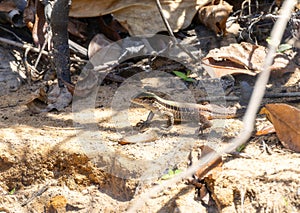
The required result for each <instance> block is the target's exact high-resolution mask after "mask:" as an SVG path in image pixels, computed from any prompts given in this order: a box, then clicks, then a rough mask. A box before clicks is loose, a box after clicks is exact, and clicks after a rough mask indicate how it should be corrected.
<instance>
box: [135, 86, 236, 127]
mask: <svg viewBox="0 0 300 213" xmlns="http://www.w3.org/2000/svg"><path fill="white" fill-rule="evenodd" d="M131 102H132V103H135V104H137V105H140V106H143V107H145V108H146V109H148V110H150V111H151V112H150V113H149V115H148V118H147V120H146V121H145V122H143V123H141V122H140V123H138V124H142V125H146V124H149V122H150V121H151V120H152V118H153V116H154V114H158V115H160V116H164V117H168V129H171V128H172V126H173V124H174V121H191V120H194V121H199V124H200V125H201V129H206V128H209V127H211V126H212V124H211V122H210V121H209V120H211V119H223V118H234V117H238V116H239V115H238V114H237V110H236V109H233V108H231V109H229V108H226V107H221V106H218V105H213V104H207V105H202V104H193V103H181V102H176V101H170V100H165V99H163V98H161V97H159V96H157V95H155V94H154V93H150V92H143V93H140V94H139V95H137V96H136V97H134V98H133V99H132V100H131Z"/></svg>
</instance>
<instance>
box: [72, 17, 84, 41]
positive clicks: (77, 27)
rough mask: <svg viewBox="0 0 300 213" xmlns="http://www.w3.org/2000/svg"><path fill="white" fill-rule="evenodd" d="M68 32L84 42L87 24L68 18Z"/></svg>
mask: <svg viewBox="0 0 300 213" xmlns="http://www.w3.org/2000/svg"><path fill="white" fill-rule="evenodd" d="M68 32H69V33H70V34H72V35H73V36H76V37H79V38H81V39H82V40H86V39H87V37H86V36H85V34H86V32H87V24H86V23H84V22H82V21H80V20H78V19H74V18H69V22H68Z"/></svg>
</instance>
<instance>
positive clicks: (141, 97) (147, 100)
mask: <svg viewBox="0 0 300 213" xmlns="http://www.w3.org/2000/svg"><path fill="white" fill-rule="evenodd" d="M156 97H157V96H156V95H155V94H153V93H151V92H142V93H139V94H138V95H137V96H135V97H134V98H132V99H131V102H132V103H135V104H138V105H141V106H149V105H151V104H152V103H153V102H154V100H155V99H156Z"/></svg>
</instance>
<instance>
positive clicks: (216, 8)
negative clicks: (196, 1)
mask: <svg viewBox="0 0 300 213" xmlns="http://www.w3.org/2000/svg"><path fill="white" fill-rule="evenodd" d="M231 12H232V6H231V5H230V4H228V3H227V2H225V1H220V3H219V4H217V5H208V6H205V7H201V8H200V10H199V12H198V13H199V15H198V16H199V19H200V21H201V22H202V23H203V24H204V25H205V26H207V27H208V28H210V29H211V30H213V31H214V32H215V33H216V34H217V35H225V34H226V21H227V19H228V17H229V14H230V13H231Z"/></svg>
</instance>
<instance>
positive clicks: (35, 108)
mask: <svg viewBox="0 0 300 213" xmlns="http://www.w3.org/2000/svg"><path fill="white" fill-rule="evenodd" d="M71 101H72V94H71V93H70V92H69V91H68V90H67V89H66V88H59V87H58V85H55V86H51V88H50V89H47V88H40V89H39V90H38V91H37V92H36V93H35V94H34V95H33V97H32V98H31V99H30V100H29V101H28V102H27V103H26V106H27V107H28V109H29V110H30V111H31V112H32V113H37V114H38V113H42V112H49V111H51V110H53V109H56V110H58V111H61V110H63V109H64V108H65V107H67V106H69V104H70V103H71Z"/></svg>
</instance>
